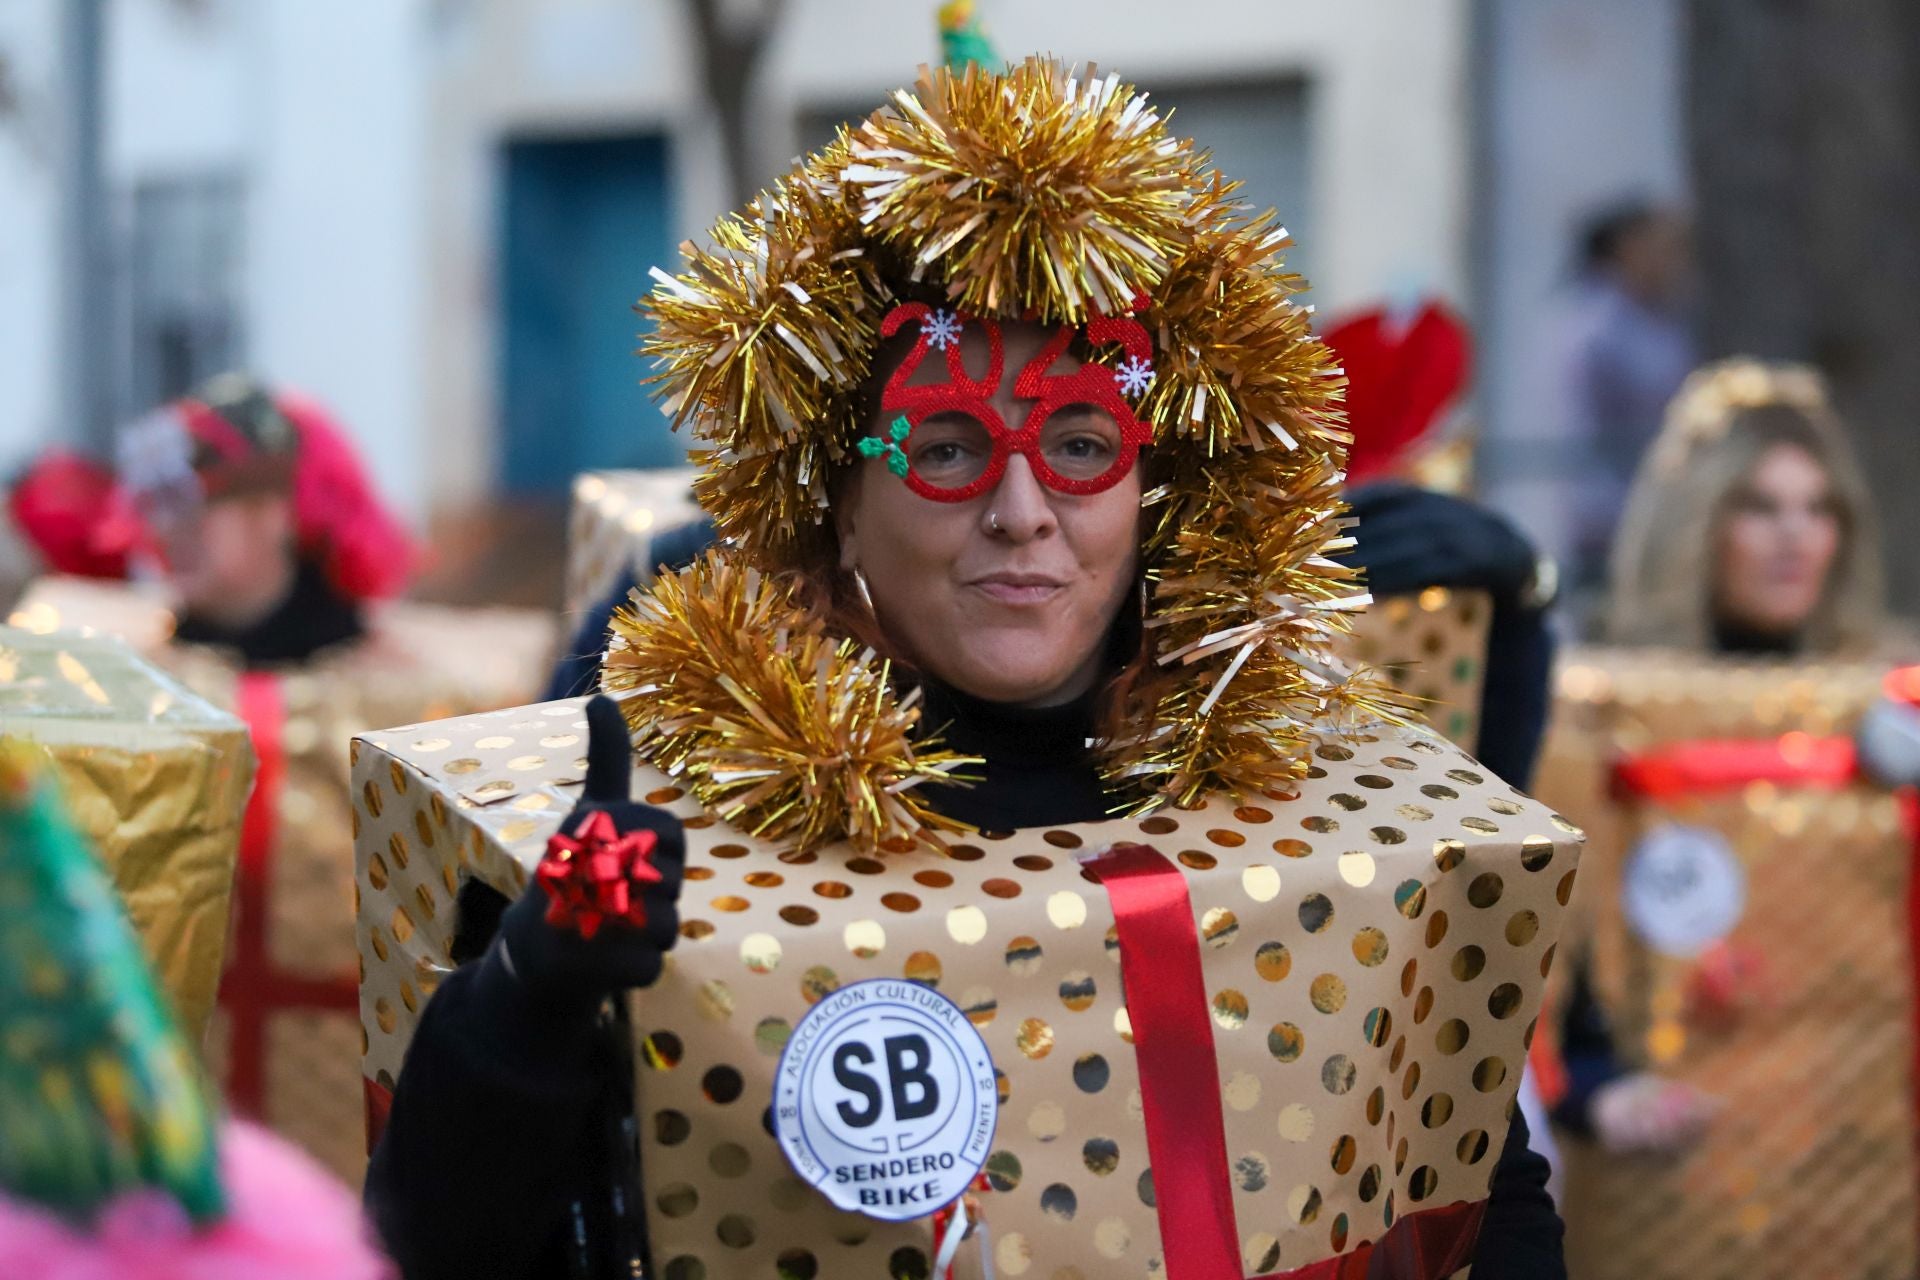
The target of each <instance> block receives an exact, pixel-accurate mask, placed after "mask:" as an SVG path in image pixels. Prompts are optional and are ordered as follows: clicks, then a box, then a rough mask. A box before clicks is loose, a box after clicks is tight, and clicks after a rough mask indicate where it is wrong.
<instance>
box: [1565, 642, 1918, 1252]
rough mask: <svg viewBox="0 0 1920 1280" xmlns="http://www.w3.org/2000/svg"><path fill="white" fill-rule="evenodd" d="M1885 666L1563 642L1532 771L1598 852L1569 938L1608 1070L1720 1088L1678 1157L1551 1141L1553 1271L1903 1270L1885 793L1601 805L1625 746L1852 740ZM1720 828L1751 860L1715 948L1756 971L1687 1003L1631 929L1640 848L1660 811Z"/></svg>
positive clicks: (1905, 996) (1905, 1086) (1896, 872)
mask: <svg viewBox="0 0 1920 1280" xmlns="http://www.w3.org/2000/svg"><path fill="white" fill-rule="evenodd" d="M1884 674H1885V665H1884V664H1864V663H1863V664H1844V663H1829V664H1814V663H1807V664H1787V663H1751V662H1726V661H1718V660H1713V659H1702V658H1698V657H1688V656H1684V655H1678V654H1663V653H1647V652H1625V651H1585V652H1581V651H1576V652H1574V653H1573V654H1571V655H1569V657H1568V658H1567V660H1566V661H1565V663H1564V664H1563V667H1562V670H1561V674H1560V677H1559V705H1558V707H1557V709H1556V716H1557V723H1556V725H1555V727H1554V731H1553V734H1552V736H1551V738H1550V740H1549V742H1550V745H1549V754H1548V759H1547V762H1546V767H1545V768H1544V769H1543V781H1544V783H1545V784H1546V786H1547V787H1550V788H1552V791H1551V792H1544V793H1545V794H1551V795H1553V797H1554V799H1555V800H1556V801H1557V802H1558V803H1560V804H1563V805H1565V806H1566V810H1567V812H1568V813H1569V814H1570V815H1571V816H1575V817H1576V818H1577V819H1579V820H1582V821H1583V822H1585V823H1588V824H1591V826H1592V828H1593V832H1594V837H1595V838H1594V843H1593V845H1592V846H1591V848H1590V851H1589V853H1588V856H1587V859H1586V862H1585V864H1584V865H1583V871H1582V876H1581V880H1582V889H1581V892H1580V894H1579V895H1578V897H1577V899H1576V901H1575V904H1574V905H1575V908H1576V917H1575V920H1574V921H1573V922H1571V923H1570V924H1569V929H1568V933H1569V940H1568V943H1567V946H1568V948H1569V949H1570V950H1571V949H1572V948H1573V947H1575V946H1576V943H1575V942H1574V938H1575V936H1578V937H1579V938H1580V939H1581V941H1580V943H1579V944H1577V945H1579V946H1580V947H1581V948H1582V949H1583V950H1584V952H1585V954H1586V955H1587V956H1588V958H1589V959H1590V963H1591V972H1592V975H1593V979H1594V985H1595V991H1596V994H1597V995H1598V997H1599V998H1600V1000H1601V1002H1602V1004H1603V1006H1604V1007H1605V1008H1606V1010H1607V1012H1608V1015H1609V1019H1610V1021H1611V1023H1612V1026H1613V1030H1614V1033H1615V1036H1616V1048H1617V1051H1618V1053H1619V1055H1620V1058H1621V1060H1622V1063H1623V1065H1624V1066H1626V1067H1627V1068H1629V1069H1632V1068H1640V1067H1645V1068H1648V1069H1651V1070H1654V1071H1656V1072H1658V1073H1659V1074H1660V1075H1662V1076H1663V1077H1666V1078H1669V1079H1675V1080H1680V1081H1684V1082H1686V1083H1688V1084H1690V1085H1692V1086H1694V1087H1695V1088H1697V1089H1699V1090H1701V1091H1703V1092H1705V1093H1707V1094H1710V1095H1712V1096H1714V1097H1716V1098H1718V1099H1720V1100H1721V1110H1720V1112H1719V1114H1718V1115H1717V1116H1716V1117H1715V1118H1714V1120H1713V1122H1712V1123H1711V1124H1710V1126H1709V1127H1708V1129H1707V1131H1706V1136H1705V1138H1704V1139H1703V1140H1702V1141H1701V1142H1700V1143H1699V1144H1698V1145H1697V1146H1695V1147H1693V1148H1690V1149H1689V1150H1688V1151H1686V1152H1685V1153H1683V1154H1681V1155H1679V1156H1677V1157H1655V1156H1625V1155H1611V1154H1608V1153H1606V1152H1604V1151H1601V1150H1599V1149H1598V1148H1597V1147H1594V1146H1592V1145H1589V1144H1585V1143H1580V1142H1566V1143H1563V1145H1562V1151H1563V1154H1564V1155H1565V1156H1566V1158H1567V1165H1568V1168H1567V1195H1566V1199H1565V1205H1564V1209H1565V1216H1566V1219H1567V1227H1568V1237H1567V1243H1568V1266H1569V1271H1570V1272H1571V1273H1572V1274H1576V1275H1580V1276H1586V1277H1593V1278H1594V1280H1627V1278H1628V1277H1632V1278H1633V1280H1683V1278H1684V1280H1718V1278H1725V1280H1735V1278H1736V1277H1738V1278H1740V1280H1745V1278H1746V1277H1751V1276H1811V1275H1847V1276H1862V1277H1869V1276H1871V1277H1880V1276H1885V1277H1895V1276H1911V1275H1913V1274H1914V1273H1915V1270H1916V1267H1917V1266H1920V1256H1916V1227H1915V1223H1916V1221H1917V1220H1920V1200H1916V1196H1915V1185H1916V1177H1917V1176H1920V1171H1917V1170H1916V1168H1915V1162H1914V1133H1915V1114H1914V1107H1913V1085H1912V1071H1913V1063H1914V1053H1915V1044H1914V1014H1913V1009H1914V993H1913V985H1912V979H1911V975H1912V972H1913V968H1912V965H1913V960H1912V950H1911V948H1912V944H1911V939H1910V936H1909V930H1910V925H1909V921H1908V905H1907V904H1908V881H1909V876H1910V874H1911V867H1912V864H1913V855H1914V847H1913V843H1912V841H1911V839H1910V837H1909V835H1908V833H1907V832H1906V831H1905V830H1904V829H1903V827H1902V824H1901V821H1900V814H1899V806H1898V801H1897V799H1896V798H1895V797H1894V796H1892V795H1889V794H1888V793H1886V792H1885V791H1882V790H1878V789H1876V788H1873V787H1869V786H1867V785H1864V784H1860V785H1855V786H1851V787H1847V788H1844V789H1841V790H1837V791H1833V790H1827V789H1824V788H1808V787H1794V786H1791V785H1777V784H1772V783H1755V784H1753V785H1750V786H1748V787H1745V788H1743V789H1740V790H1736V791H1734V792H1731V793H1724V794H1720V795H1709V796H1700V797H1689V798H1681V799H1676V800H1673V801H1653V800H1634V799H1632V798H1616V797H1615V796H1613V795H1612V793H1611V791H1610V789H1609V788H1608V786H1607V785H1606V780H1607V777H1608V775H1609V771H1610V768H1611V763H1612V761H1613V760H1614V759H1615V758H1616V757H1618V756H1619V755H1622V754H1632V753H1638V752H1648V751H1656V750H1659V749H1661V748H1663V747H1667V746H1671V745H1673V744H1674V743H1677V742H1682V741H1689V740H1699V739H1722V740H1739V739H1772V738H1777V737H1779V736H1780V735H1782V734H1785V733H1792V732H1802V733H1807V734H1811V735H1816V736H1827V735H1833V734H1841V735H1845V734H1849V733H1851V732H1852V730H1853V727H1854V725H1855V724H1856V723H1857V721H1858V719H1859V717H1860V715H1861V714H1862V713H1863V712H1864V710H1865V709H1866V707H1867V706H1868V705H1870V704H1871V702H1872V701H1873V699H1874V698H1875V697H1876V696H1878V693H1879V688H1880V682H1881V678H1882V676H1883V675H1884ZM1668 823H1680V824H1685V825H1688V826H1695V827H1703V828H1706V829H1709V830H1711V831H1713V832H1716V833H1718V834H1719V835H1720V836H1721V837H1722V838H1724V839H1725V840H1726V842H1727V845H1728V847H1730V848H1731V850H1732V851H1733V853H1734V854H1735V856H1736V858H1737V860H1738V861H1739V863H1740V865H1741V867H1742V868H1743V870H1744V873H1745V881H1746V904H1745V908H1744V911H1743V913H1742V915H1741V917H1740V920H1739V923H1738V924H1737V925H1736V926H1735V927H1734V929H1733V931H1732V933H1731V934H1730V935H1729V936H1728V937H1727V938H1726V939H1725V942H1726V945H1727V947H1728V948H1729V949H1730V950H1731V952H1732V953H1733V954H1734V955H1736V956H1739V957H1744V958H1746V959H1747V960H1749V961H1757V965H1758V967H1757V969H1754V970H1752V971H1751V975H1750V977H1749V978H1748V979H1747V980H1745V981H1743V982H1741V983H1740V984H1739V986H1738V987H1737V988H1736V992H1737V999H1736V1003H1737V1006H1738V1007H1737V1009H1736V1010H1735V1011H1734V1012H1733V1013H1732V1014H1731V1015H1730V1016H1729V1015H1728V1014H1726V1013H1725V1012H1724V1011H1723V1010H1722V1009H1720V1008H1717V1007H1710V1006H1707V1005H1703V1004H1702V1002H1701V999H1700V994H1699V993H1700V991H1701V989H1702V988H1701V985H1700V970H1699V966H1698V965H1697V964H1696V963H1695V962H1694V961H1691V960H1686V959H1679V958H1675V957H1671V956H1666V955H1662V954H1660V953H1658V952H1656V951H1655V950H1653V949H1652V948H1650V947H1648V946H1647V945H1646V944H1645V943H1644V942H1642V940H1641V939H1640V938H1639V937H1638V936H1637V935H1636V934H1635V932H1634V930H1633V929H1632V928H1631V926H1630V925H1629V923H1628V921H1627V920H1626V919H1625V917H1624V915H1623V913H1622V910H1621V906H1620V902H1621V897H1620V893H1621V880H1622V875H1623V869H1624V867H1625V864H1626V859H1627V857H1629V856H1630V855H1631V853H1632V850H1633V849H1634V847H1635V845H1636V844H1637V842H1638V841H1639V840H1640V839H1641V838H1642V837H1644V836H1646V835H1647V834H1648V833H1650V832H1653V831H1655V830H1657V829H1659V828H1660V827H1662V826H1663V825H1665V824H1668Z"/></svg>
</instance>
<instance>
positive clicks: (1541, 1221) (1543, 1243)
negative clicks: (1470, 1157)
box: [1473, 1105, 1567, 1280]
mask: <svg viewBox="0 0 1920 1280" xmlns="http://www.w3.org/2000/svg"><path fill="white" fill-rule="evenodd" d="M1528 1137H1529V1135H1528V1133H1527V1118H1526V1116H1524V1115H1523V1114H1521V1111H1520V1108H1519V1107H1518V1106H1517V1105H1516V1106H1515V1107H1514V1109H1513V1123H1512V1125H1510V1126H1509V1127H1508V1129H1507V1143H1506V1146H1504V1147H1502V1148H1501V1150H1500V1164H1499V1165H1498V1167H1496V1168H1495V1169H1494V1172H1493V1188H1492V1191H1491V1192H1490V1193H1489V1194H1488V1197H1487V1216H1486V1218H1485V1219H1484V1220H1483V1221H1482V1222H1481V1225H1480V1244H1479V1248H1478V1249H1477V1250H1476V1251H1475V1253H1474V1256H1473V1280H1566V1275H1567V1259H1566V1252H1565V1249H1564V1247H1563V1240H1562V1236H1563V1235H1564V1234H1565V1227H1564V1226H1563V1225H1562V1224H1561V1221H1560V1213H1559V1211H1558V1210H1557V1209H1555V1208H1554V1206H1553V1196H1552V1194H1551V1193H1550V1192H1549V1191H1548V1190H1547V1175H1548V1173H1549V1172H1550V1170H1549V1169H1548V1166H1547V1161H1546V1158H1545V1157H1544V1156H1540V1155H1537V1154H1535V1153H1534V1151H1533V1149H1532V1148H1531V1147H1529V1146H1528V1145H1527V1143H1528Z"/></svg>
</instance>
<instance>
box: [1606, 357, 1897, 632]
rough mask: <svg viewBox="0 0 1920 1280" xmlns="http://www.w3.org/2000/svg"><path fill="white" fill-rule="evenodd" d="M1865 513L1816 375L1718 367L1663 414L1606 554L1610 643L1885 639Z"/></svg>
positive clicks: (1745, 363) (1856, 472)
mask: <svg viewBox="0 0 1920 1280" xmlns="http://www.w3.org/2000/svg"><path fill="white" fill-rule="evenodd" d="M1882 589H1883V588H1882V581H1881V572H1880V548H1879V541H1878V532H1877V530H1876V528H1875V520H1874V513H1873V505H1872V501H1871V499H1870V497H1869V495H1868V491H1867V486H1866V482H1865V481H1864V479H1863V478H1862V477H1861V473H1860V467H1859V464H1858V463H1857V462H1856V461H1855V460H1854V457H1853V452H1852V449H1851V448H1850V447H1849V445H1848V443H1847V439H1846V432H1845V429H1844V428H1843V427H1842V425H1841V423H1840V420H1839V418H1838V417H1837V416H1836V415H1835V414H1834V411H1833V407H1832V405H1831V404H1830V403H1829V401H1828V398H1827V392H1826V387H1825V385H1824V383H1823V382H1822V381H1821V379H1820V376H1819V375H1818V374H1817V373H1815V372H1814V371H1813V370H1811V369H1807V368H1804V367H1800V366H1792V365H1770V364H1762V363H1760V362H1757V361H1752V360H1729V361H1726V362H1723V363H1721V364H1715V365H1709V366H1707V367H1706V368H1704V369H1701V370H1700V371H1699V372H1697V373H1695V374H1694V375H1693V376H1692V377H1691V378H1689V379H1688V380H1687V383H1686V385H1685V386H1684V387H1683V388H1681V391H1680V394H1679V396H1678V397H1676V398H1675V400H1674V402H1673V404H1672V406H1671V407H1670V408H1669V410H1668V412H1667V422H1666V426H1665V428H1664V429H1663V431H1662V433H1661V436H1660V438H1659V439H1658V440H1657V441H1656V442H1655V444H1654V447H1653V449H1652V450H1651V451H1650V452H1649V453H1648V455H1647V459H1646V462H1645V463H1644V464H1643V466H1642V467H1641V470H1640V475H1639V478H1638V480H1637V481H1636V482H1635V484H1634V488H1633V492H1632V494H1631V496H1630V497H1629V499H1628V502H1627V509H1626V516H1625V519H1624V522H1623V524H1622V528H1621V532H1620V537H1619V539H1618V541H1617V542H1616V543H1615V544H1614V551H1613V581H1612V588H1611V596H1610V603H1609V608H1608V618H1607V628H1608V631H1609V634H1610V638H1611V639H1613V640H1615V641H1617V642H1619V643H1622V644H1636V645H1662V646H1668V647H1678V648H1683V649H1691V650H1694V651H1696V652H1712V653H1724V654H1740V655H1747V656H1754V657H1768V656H1771V657H1782V658H1792V657H1808V658H1812V657H1824V656H1835V655H1845V654H1852V655H1854V656H1860V655H1863V654H1866V653H1870V652H1871V651H1872V650H1873V649H1874V648H1875V647H1876V646H1878V645H1879V644H1880V643H1881V642H1882V640H1883V639H1884V637H1883V635H1882V628H1883V626H1884V624H1885V613H1884V610H1885V605H1884V601H1883V597H1882Z"/></svg>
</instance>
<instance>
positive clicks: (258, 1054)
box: [220, 671, 360, 1118]
mask: <svg viewBox="0 0 1920 1280" xmlns="http://www.w3.org/2000/svg"><path fill="white" fill-rule="evenodd" d="M236 701H237V703H238V705H237V706H236V707H235V710H236V711H237V712H238V713H239V715H240V718H241V719H242V720H244V721H246V724H247V730H248V732H249V733H251V734H252V736H253V750H254V754H255V755H256V756H258V757H259V759H260V768H259V772H258V773H256V774H255V775H254V781H253V795H252V796H251V797H249V798H248V800H247V811H246V814H245V816H244V817H242V819H241V822H240V874H239V879H238V881H237V882H236V884H235V885H234V930H233V951H232V953H231V954H230V955H228V957H227V967H226V971H225V972H224V973H223V974H222V975H221V978H220V1006H221V1008H223V1009H225V1010H226V1011H227V1020H228V1049H227V1079H226V1096H227V1101H228V1102H229V1103H231V1104H232V1106H233V1108H234V1110H236V1111H238V1112H240V1113H241V1114H242V1115H246V1116H251V1117H256V1118H257V1117H258V1116H259V1115H260V1114H261V1111H262V1109H263V1108H264V1106H265V1105H266V1097H267V1071H266V1052H267V1017H268V1015H270V1014H271V1013H273V1012H274V1011H275V1010H279V1009H324V1010H330V1011H335V1012H341V1013H354V1012H357V1011H358V1010H359V1007H360V992H359V989H358V986H357V985H356V983H355V980H354V975H352V974H350V973H349V974H342V975H340V976H338V977H332V978H307V977H302V976H300V975H299V974H292V973H287V972H284V971H283V970H280V969H277V968H275V967H274V964H273V957H272V953H271V952H270V951H269V950H268V947H267V911H268V882H269V873H270V871H271V869H272V866H273V845H274V839H275V837H276V835H277V834H278V828H279V821H278V820H279V812H280V791H281V788H282V787H283V786H284V785H285V782H286V774H287V753H286V744H285V741H284V740H283V737H282V734H281V728H282V726H283V725H284V724H285V723H286V704H285V702H284V700H283V699H282V698H281V696H280V680H279V677H278V676H275V675H271V674H269V673H266V672H258V671H249V672H246V673H245V674H243V675H242V676H241V677H240V684H239V688H238V690H237V693H236Z"/></svg>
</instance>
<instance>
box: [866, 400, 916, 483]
mask: <svg viewBox="0 0 1920 1280" xmlns="http://www.w3.org/2000/svg"><path fill="white" fill-rule="evenodd" d="M912 432H913V427H912V425H911V424H909V423H908V422H907V415H906V414H904V413H903V414H901V415H900V416H899V417H897V418H895V419H894V420H893V421H892V422H891V423H889V424H888V425H887V438H886V439H884V440H883V439H881V438H880V437H879V436H867V437H866V438H865V439H863V440H861V441H860V452H861V453H863V454H865V455H866V456H867V457H869V458H885V459H886V460H887V470H889V471H891V472H893V474H895V475H897V476H899V477H900V478H901V479H902V480H905V479H906V478H907V451H906V450H905V449H902V448H901V447H900V446H901V445H903V444H905V443H906V440H907V436H908V435H910V434H912Z"/></svg>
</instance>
